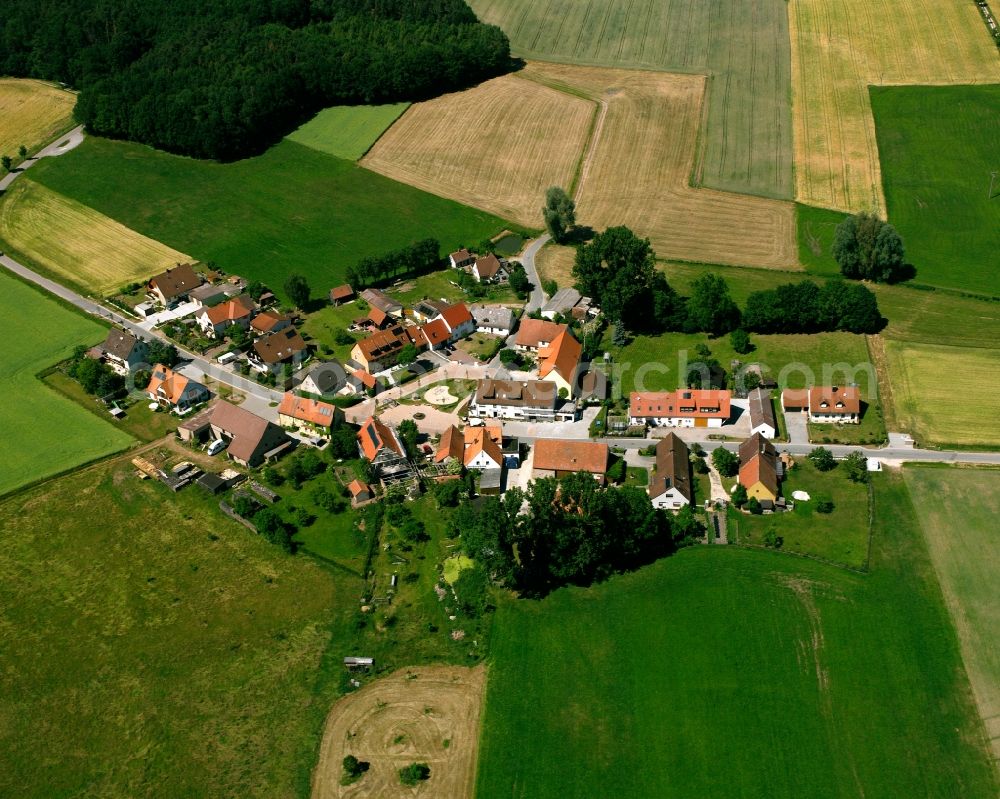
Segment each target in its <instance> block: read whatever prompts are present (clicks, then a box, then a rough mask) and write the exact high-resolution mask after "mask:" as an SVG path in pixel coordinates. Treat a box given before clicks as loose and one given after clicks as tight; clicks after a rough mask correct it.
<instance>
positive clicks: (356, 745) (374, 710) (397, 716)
mask: <svg viewBox="0 0 1000 799" xmlns="http://www.w3.org/2000/svg"><path fill="white" fill-rule="evenodd" d="M485 686H486V669H485V667H484V666H477V667H476V668H473V669H466V668H461V667H459V666H425V667H417V668H412V669H401V670H400V671H397V672H395V673H394V674H392V675H390V676H388V677H385V678H383V679H381V680H376V681H375V682H373V683H371V684H370V685H366V686H364V687H363V688H361V689H360V690H359V691H357V692H355V693H353V694H349V695H348V696H345V697H344V698H343V699H341V700H340V701H338V702H337V703H336V704H335V705H334V706H333V708H332V709H331V710H330V715H329V716H328V717H327V721H326V730H325V731H324V733H323V742H322V743H321V744H320V753H319V762H318V763H317V765H316V770H315V771H314V772H313V790H312V797H313V799H334V797H379V799H383V798H384V799H392V798H393V797H407V799H412V797H414V796H421V797H434V799H465V797H471V796H472V793H473V789H474V782H475V777H476V754H477V751H478V748H479V717H480V712H481V710H482V704H483V692H484V689H485ZM446 742H447V743H446ZM348 754H352V755H354V756H355V757H357V758H358V759H359V760H362V761H368V762H369V763H370V764H371V766H370V768H369V770H368V771H367V772H366V773H365V775H364V776H363V777H362V778H361V779H360V780H359V781H358V782H356V783H354V784H353V785H346V786H344V785H341V784H340V778H341V775H342V774H343V766H342V762H343V759H344V757H345V755H348ZM414 762H421V763H427V764H428V765H429V766H430V768H431V776H430V779H429V780H428V781H427V782H425V783H422V784H421V785H419V786H418V787H416V788H410V787H407V786H404V785H402V784H400V782H399V776H398V773H397V772H398V769H400V768H402V767H403V766H406V765H409V764H410V763H414Z"/></svg>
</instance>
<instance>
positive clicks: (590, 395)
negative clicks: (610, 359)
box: [577, 364, 608, 404]
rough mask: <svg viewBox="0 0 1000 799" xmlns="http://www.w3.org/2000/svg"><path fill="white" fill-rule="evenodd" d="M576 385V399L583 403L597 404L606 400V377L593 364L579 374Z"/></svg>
mask: <svg viewBox="0 0 1000 799" xmlns="http://www.w3.org/2000/svg"><path fill="white" fill-rule="evenodd" d="M578 385H579V386H580V390H579V391H578V392H577V399H579V400H582V401H583V402H586V403H588V404H599V403H601V402H602V401H604V400H606V399H607V398H608V376H607V375H606V374H605V373H604V371H603V370H601V369H598V368H597V367H595V366H594V365H593V364H591V366H590V368H589V369H588V370H587V371H586V372H582V373H581V374H580V379H579V381H578Z"/></svg>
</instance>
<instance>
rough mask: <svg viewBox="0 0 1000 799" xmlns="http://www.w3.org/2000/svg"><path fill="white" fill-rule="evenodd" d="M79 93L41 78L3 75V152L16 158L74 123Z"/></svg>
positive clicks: (0, 93)
mask: <svg viewBox="0 0 1000 799" xmlns="http://www.w3.org/2000/svg"><path fill="white" fill-rule="evenodd" d="M74 105H76V95H75V94H73V93H72V92H68V91H64V90H63V89H60V88H57V87H56V86H54V85H52V84H49V83H43V82H42V81H40V80H19V79H15V78H2V79H0V155H9V156H10V157H11V158H13V159H14V160H15V162H16V161H18V160H20V159H19V157H18V152H17V151H18V148H19V147H21V145H24V146H25V147H27V148H28V153H29V154H31V153H34V152H36V151H37V150H39V149H40V148H41V147H43V146H46V145H48V144H49V143H50V142H51V141H53V140H54V139H55V138H56V136H58V135H59V134H60V133H64V132H65V131H68V130H69V129H70V128H72V127H73V106H74Z"/></svg>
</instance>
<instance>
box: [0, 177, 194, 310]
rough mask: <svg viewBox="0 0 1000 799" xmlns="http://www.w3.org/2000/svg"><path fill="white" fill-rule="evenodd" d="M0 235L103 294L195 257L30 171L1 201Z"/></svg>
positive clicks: (61, 276)
mask: <svg viewBox="0 0 1000 799" xmlns="http://www.w3.org/2000/svg"><path fill="white" fill-rule="evenodd" d="M0 239H2V240H3V241H5V242H7V244H8V245H9V246H10V247H11V248H12V249H14V250H16V251H17V252H18V253H22V254H24V255H26V256H28V258H30V259H31V260H32V261H34V262H35V263H36V264H37V265H39V266H41V267H43V268H44V269H45V270H46V271H47V272H49V273H51V274H53V275H54V276H55V277H56V278H57V279H58V280H59V281H60V282H62V283H67V284H70V285H73V286H76V287H78V288H80V289H82V290H83V291H84V292H85V293H95V294H101V295H104V294H109V293H111V292H113V291H115V290H116V289H117V288H118V287H120V286H122V285H124V284H127V283H131V282H133V281H143V280H145V279H146V278H149V277H151V276H152V275H155V274H157V273H158V272H162V271H163V270H164V269H167V268H168V267H171V266H174V265H175V264H179V263H188V262H190V261H191V258H190V257H188V256H187V255H185V254H184V253H182V252H178V251H177V250H174V249H171V248H170V247H167V246H166V245H165V244H161V243H160V242H158V241H154V240H153V239H150V238H147V237H146V236H143V235H142V234H141V233H136V232H135V231H134V230H130V229H129V228H127V227H125V226H124V225H122V224H120V223H118V222H115V221H114V220H113V219H110V218H108V217H106V216H104V214H101V213H99V212H97V211H95V210H94V209H93V208H88V207H87V206H86V205H82V204H80V203H78V202H76V201H75V200H71V199H70V198H69V197H64V196H63V195H61V194H59V193H57V192H54V191H51V190H50V189H47V188H45V187H44V186H42V185H41V184H39V183H35V182H34V181H33V180H31V179H30V178H28V177H27V176H25V177H22V178H20V179H19V180H18V181H17V182H16V183H15V184H14V185H13V186H12V187H11V188H10V189H9V190H8V191H7V195H6V197H5V198H4V202H3V204H2V205H0Z"/></svg>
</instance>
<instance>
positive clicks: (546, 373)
mask: <svg viewBox="0 0 1000 799" xmlns="http://www.w3.org/2000/svg"><path fill="white" fill-rule="evenodd" d="M582 353H583V346H582V345H581V344H580V342H579V341H577V340H576V339H575V338H573V335H572V334H571V333H570V332H569V328H563V331H562V332H561V333H560V334H559V335H558V336H556V338H555V340H554V341H553V342H552V343H551V344H549V345H548V346H545V347H541V348H540V349H539V350H538V376H539V378H541V379H543V380H551V381H553V382H554V383H555V384H556V386H557V388H558V389H559V390H560V391H564V392H565V394H566V396H567V397H572V396H574V395H575V394H577V393H578V392H577V390H576V388H577V386H578V382H577V381H578V379H579V369H580V356H581V355H582Z"/></svg>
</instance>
